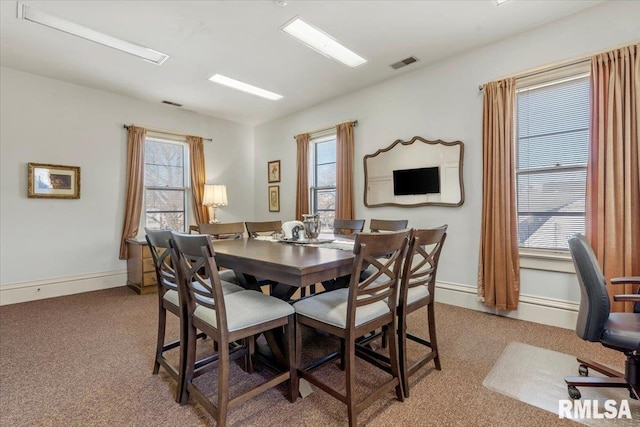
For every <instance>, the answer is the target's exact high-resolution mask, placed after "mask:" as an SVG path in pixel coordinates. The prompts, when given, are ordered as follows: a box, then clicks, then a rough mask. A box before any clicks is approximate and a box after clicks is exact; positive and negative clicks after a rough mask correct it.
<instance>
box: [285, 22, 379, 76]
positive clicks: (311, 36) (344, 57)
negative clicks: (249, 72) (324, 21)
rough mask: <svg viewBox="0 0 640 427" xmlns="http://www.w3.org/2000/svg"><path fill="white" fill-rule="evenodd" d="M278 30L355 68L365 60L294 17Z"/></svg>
mask: <svg viewBox="0 0 640 427" xmlns="http://www.w3.org/2000/svg"><path fill="white" fill-rule="evenodd" d="M280 31H282V32H284V33H287V34H289V35H290V36H292V37H295V38H296V39H298V40H299V41H301V42H302V43H304V44H306V45H307V46H309V47H310V48H311V49H313V50H316V51H318V52H320V53H321V54H323V55H325V56H328V57H330V58H333V59H335V60H337V61H340V62H342V63H343V64H345V65H348V66H349V67H351V68H355V67H357V66H359V65H362V64H364V63H366V62H367V60H366V59H364V58H363V57H361V56H360V55H358V54H357V53H355V52H353V51H351V50H349V49H348V48H347V47H345V46H343V45H342V44H340V43H339V42H337V41H336V40H335V39H334V38H333V37H331V36H330V35H328V34H326V33H325V32H323V31H321V30H319V29H317V28H316V27H314V26H312V25H310V24H307V23H306V22H304V21H303V20H302V19H300V18H298V17H296V18H293V19H292V20H291V21H289V22H288V23H286V24H285V25H283V26H282V27H281V28H280Z"/></svg>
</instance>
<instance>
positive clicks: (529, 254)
mask: <svg viewBox="0 0 640 427" xmlns="http://www.w3.org/2000/svg"><path fill="white" fill-rule="evenodd" d="M590 73H591V69H590V61H580V62H577V63H572V64H568V65H565V66H559V67H555V68H550V69H548V70H541V71H539V72H535V73H532V74H529V75H525V76H523V77H520V78H517V79H516V96H517V93H518V92H520V91H522V90H532V89H536V88H540V87H544V86H548V85H551V84H559V83H562V82H563V81H570V80H574V79H579V78H583V77H586V76H589V75H590ZM517 122H518V106H517V104H516V106H515V115H514V127H513V128H514V138H513V140H514V146H515V147H514V154H513V155H514V156H515V160H514V167H515V171H514V172H515V174H516V183H515V185H516V186H517V177H518V175H522V174H526V173H527V172H529V173H531V172H532V171H534V172H540V171H548V172H551V173H553V172H557V171H562V170H584V171H586V169H587V163H588V160H587V162H586V163H585V164H584V166H582V165H567V166H560V167H545V168H531V169H528V170H526V172H525V171H523V170H519V169H518V163H517V156H518V143H519V141H518V127H517V124H518V123H517ZM585 197H586V195H585ZM519 214H520V210H519V208H518V207H517V198H516V216H517V218H519ZM584 218H585V224H586V221H587V213H586V211H585V213H584ZM516 220H517V219H516ZM518 252H519V255H520V267H521V268H526V269H535V270H545V271H556V272H564V273H575V268H574V266H573V261H572V258H571V254H570V252H569V250H568V249H559V248H527V247H522V246H520V245H519V244H518Z"/></svg>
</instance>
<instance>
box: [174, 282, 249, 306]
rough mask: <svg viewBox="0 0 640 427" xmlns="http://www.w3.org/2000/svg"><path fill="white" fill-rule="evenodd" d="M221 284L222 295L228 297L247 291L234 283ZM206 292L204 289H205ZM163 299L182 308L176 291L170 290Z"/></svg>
mask: <svg viewBox="0 0 640 427" xmlns="http://www.w3.org/2000/svg"><path fill="white" fill-rule="evenodd" d="M220 284H221V285H222V293H223V294H224V295H228V294H233V293H235V292H240V291H244V290H245V289H244V288H243V287H240V286H238V285H236V284H233V283H229V282H227V281H224V280H221V281H220ZM203 290H204V289H203ZM163 298H164V299H165V300H166V301H168V302H170V303H171V304H173V305H175V306H178V307H179V306H180V299H179V297H178V291H174V290H169V291H167V292H165V294H164V296H163Z"/></svg>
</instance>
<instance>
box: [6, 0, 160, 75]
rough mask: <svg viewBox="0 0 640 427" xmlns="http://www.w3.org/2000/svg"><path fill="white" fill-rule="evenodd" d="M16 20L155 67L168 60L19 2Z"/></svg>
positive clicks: (145, 49) (151, 51) (135, 45)
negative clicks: (134, 57) (76, 38)
mask: <svg viewBox="0 0 640 427" xmlns="http://www.w3.org/2000/svg"><path fill="white" fill-rule="evenodd" d="M18 19H24V20H25V21H31V22H35V23H36V24H40V25H44V26H46V27H49V28H53V29H55V30H59V31H62V32H65V33H67V34H71V35H74V36H77V37H81V38H83V39H86V40H90V41H92V42H95V43H100V44H101V45H104V46H108V47H111V48H113V49H117V50H120V51H122V52H126V53H128V54H131V55H134V56H137V57H139V58H142V59H144V60H145V61H149V62H152V63H154V64H157V65H162V63H164V61H166V60H167V59H168V58H169V55H165V54H164V53H160V52H157V51H155V50H153V49H149V48H147V47H144V46H140V45H137V44H134V43H130V42H127V41H124V40H120V39H117V38H115V37H111V36H109V35H106V34H103V33H100V32H98V31H95V30H92V29H91V28H87V27H84V26H82V25H79V24H76V23H75V22H71V21H67V20H65V19H62V18H58V17H57V16H54V15H50V14H48V13H47V12H43V11H41V10H38V9H34V8H33V7H31V6H27V5H26V4H23V3H20V2H18Z"/></svg>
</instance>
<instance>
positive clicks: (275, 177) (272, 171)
mask: <svg viewBox="0 0 640 427" xmlns="http://www.w3.org/2000/svg"><path fill="white" fill-rule="evenodd" d="M267 172H268V174H269V183H272V182H280V160H272V161H270V162H268V163H267Z"/></svg>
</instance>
